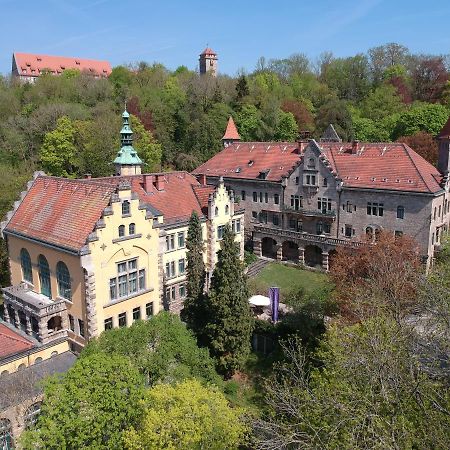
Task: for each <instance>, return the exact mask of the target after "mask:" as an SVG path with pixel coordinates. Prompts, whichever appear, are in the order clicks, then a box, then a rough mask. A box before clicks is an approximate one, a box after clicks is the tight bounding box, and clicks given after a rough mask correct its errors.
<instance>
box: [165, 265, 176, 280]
mask: <svg viewBox="0 0 450 450" xmlns="http://www.w3.org/2000/svg"><path fill="white" fill-rule="evenodd" d="M175 276H176V273H175V261H171V262H168V263H166V278H173V277H175Z"/></svg>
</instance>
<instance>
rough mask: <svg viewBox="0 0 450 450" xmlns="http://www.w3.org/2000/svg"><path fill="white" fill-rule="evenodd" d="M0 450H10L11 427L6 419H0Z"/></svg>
mask: <svg viewBox="0 0 450 450" xmlns="http://www.w3.org/2000/svg"><path fill="white" fill-rule="evenodd" d="M0 448H4V449H8V448H12V425H11V421H10V420H8V419H0Z"/></svg>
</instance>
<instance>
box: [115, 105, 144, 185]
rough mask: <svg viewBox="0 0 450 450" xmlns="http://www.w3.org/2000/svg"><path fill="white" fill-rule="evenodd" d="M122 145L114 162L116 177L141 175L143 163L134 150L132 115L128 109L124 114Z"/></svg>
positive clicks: (121, 132) (121, 134)
mask: <svg viewBox="0 0 450 450" xmlns="http://www.w3.org/2000/svg"><path fill="white" fill-rule="evenodd" d="M120 144H121V146H120V150H119V152H118V153H117V157H116V159H115V160H114V165H115V168H116V175H120V176H126V175H140V173H141V167H142V164H143V162H142V160H141V158H139V156H138V154H137V152H136V150H135V149H134V148H133V131H132V129H131V127H130V114H128V111H127V110H126V109H125V111H124V112H123V114H122V129H121V130H120Z"/></svg>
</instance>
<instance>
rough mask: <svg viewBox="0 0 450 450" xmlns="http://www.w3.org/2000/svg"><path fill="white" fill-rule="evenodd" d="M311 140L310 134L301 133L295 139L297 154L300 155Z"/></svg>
mask: <svg viewBox="0 0 450 450" xmlns="http://www.w3.org/2000/svg"><path fill="white" fill-rule="evenodd" d="M310 140H311V132H309V131H301V132H300V133H299V135H298V138H297V144H298V149H297V153H298V154H302V153H303V150H305V148H306V147H307V146H308V144H309V141H310Z"/></svg>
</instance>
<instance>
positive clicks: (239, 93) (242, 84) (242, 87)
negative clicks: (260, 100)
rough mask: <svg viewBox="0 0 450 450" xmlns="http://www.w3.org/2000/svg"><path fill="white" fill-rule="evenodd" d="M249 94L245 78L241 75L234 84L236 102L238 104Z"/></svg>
mask: <svg viewBox="0 0 450 450" xmlns="http://www.w3.org/2000/svg"><path fill="white" fill-rule="evenodd" d="M249 94H250V90H249V88H248V83H247V77H246V76H245V75H244V74H242V75H241V76H240V77H239V78H238V80H237V83H236V102H237V103H240V102H242V100H243V99H244V98H245V97H247V96H248V95H249Z"/></svg>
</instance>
